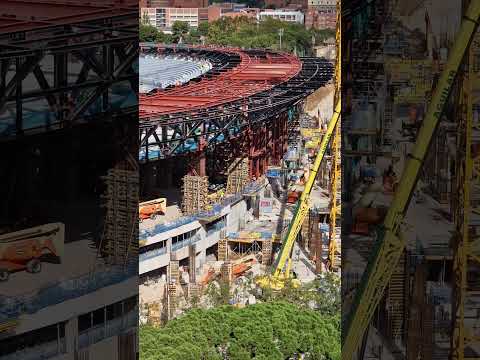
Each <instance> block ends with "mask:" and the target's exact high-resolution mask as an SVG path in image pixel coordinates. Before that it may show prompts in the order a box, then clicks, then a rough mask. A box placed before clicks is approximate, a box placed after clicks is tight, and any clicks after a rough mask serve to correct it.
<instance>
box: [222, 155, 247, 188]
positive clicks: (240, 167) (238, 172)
mask: <svg viewBox="0 0 480 360" xmlns="http://www.w3.org/2000/svg"><path fill="white" fill-rule="evenodd" d="M249 169H250V167H249V161H248V158H237V159H235V161H234V162H233V163H232V164H231V165H230V166H229V167H228V178H227V194H236V193H239V192H241V191H242V190H243V188H244V187H245V186H246V185H247V184H248V183H249V182H250V174H249Z"/></svg>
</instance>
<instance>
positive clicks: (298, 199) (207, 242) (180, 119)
mask: <svg viewBox="0 0 480 360" xmlns="http://www.w3.org/2000/svg"><path fill="white" fill-rule="evenodd" d="M140 48H141V55H140V56H141V57H140V58H141V61H140V64H144V67H142V66H141V67H140V87H141V94H140V144H141V146H140V181H141V187H140V196H141V203H140V206H139V217H140V231H139V234H140V235H139V239H140V240H139V245H140V248H139V252H140V259H139V276H140V289H139V293H140V300H139V301H140V323H141V324H146V323H148V324H154V325H157V326H158V325H164V324H166V323H167V322H168V321H169V320H171V319H173V318H175V317H177V316H179V315H180V314H183V313H185V312H187V311H188V310H189V309H190V308H191V307H192V303H195V304H200V306H202V307H205V308H208V307H211V306H214V305H213V304H211V303H209V298H208V296H207V293H209V292H211V289H212V287H213V288H217V289H220V288H221V287H223V286H224V285H226V286H227V294H226V295H225V296H226V297H227V298H228V303H229V304H230V305H232V306H235V307H245V306H247V305H249V304H254V303H256V302H258V297H257V294H258V293H259V292H258V291H259V289H261V288H262V287H263V286H264V285H265V286H268V287H270V288H273V289H280V288H282V287H283V286H284V285H285V284H284V282H286V281H289V280H290V279H293V280H292V281H294V283H295V284H297V285H298V284H304V283H308V282H310V281H312V280H313V279H315V278H316V277H317V276H319V274H321V273H322V272H335V273H336V274H338V275H340V272H341V258H340V247H341V244H340V224H341V221H340V210H339V206H340V184H341V180H340V170H339V169H340V154H339V145H340V131H339V121H338V118H339V109H338V108H337V109H336V111H334V110H335V109H334V95H335V92H336V90H338V89H337V87H336V86H335V84H336V82H335V78H337V77H338V74H335V67H336V66H335V64H334V63H332V62H330V61H328V60H326V59H324V58H316V57H303V58H298V57H296V56H294V55H291V54H288V53H284V52H279V51H273V50H266V49H237V48H231V47H220V46H201V47H200V46H180V45H177V46H175V45H171V46H166V45H159V44H147V43H144V44H140ZM142 57H143V60H142ZM186 62H189V63H190V64H189V65H186ZM159 69H161V70H159ZM178 69H182V71H177V70H178ZM155 70H156V71H155ZM152 84H156V87H155V86H152ZM142 91H143V93H142ZM332 119H333V120H332ZM337 121H338V125H337ZM336 125H337V126H336ZM331 139H333V141H329V140H331ZM322 160H323V161H322ZM332 193H333V194H334V196H332ZM332 201H333V202H332ZM255 283H256V285H255ZM297 285H296V286H297ZM219 291H220V290H219Z"/></svg>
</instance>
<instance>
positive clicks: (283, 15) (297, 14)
mask: <svg viewBox="0 0 480 360" xmlns="http://www.w3.org/2000/svg"><path fill="white" fill-rule="evenodd" d="M268 17H272V18H274V19H278V20H281V21H287V22H293V23H298V24H303V23H304V22H305V15H304V14H303V12H301V11H292V10H284V9H279V10H263V11H261V12H259V13H258V15H257V19H258V20H259V21H262V20H265V19H266V18H268Z"/></svg>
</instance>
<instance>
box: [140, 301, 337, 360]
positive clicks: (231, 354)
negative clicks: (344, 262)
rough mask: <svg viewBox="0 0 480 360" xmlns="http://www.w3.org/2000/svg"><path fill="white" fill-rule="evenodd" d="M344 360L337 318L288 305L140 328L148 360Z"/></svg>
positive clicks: (194, 313)
mask: <svg viewBox="0 0 480 360" xmlns="http://www.w3.org/2000/svg"><path fill="white" fill-rule="evenodd" d="M298 354H305V355H306V359H312V360H313V359H331V360H337V359H340V324H339V316H338V315H337V316H330V315H323V314H321V313H320V312H318V311H314V310H310V309H302V308H298V307H297V306H295V305H293V304H290V303H287V302H271V303H262V304H256V305H250V306H247V307H246V308H243V309H235V308H233V307H231V306H221V307H218V308H213V309H210V310H203V309H194V310H191V311H189V312H188V313H187V314H186V315H184V316H182V317H179V318H177V319H174V320H172V321H170V322H169V323H168V324H167V325H166V326H165V327H163V328H154V327H151V326H141V327H140V358H141V359H144V360H157V359H165V360H177V359H178V360H188V359H192V360H197V359H209V360H222V359H229V360H248V359H257V360H260V359H261V360H284V359H288V358H291V357H295V356H298Z"/></svg>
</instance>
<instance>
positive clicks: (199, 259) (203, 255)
mask: <svg viewBox="0 0 480 360" xmlns="http://www.w3.org/2000/svg"><path fill="white" fill-rule="evenodd" d="M206 261H207V251H206V250H205V249H204V250H201V251H200V252H197V255H196V256H195V265H196V268H200V267H201V266H202V265H203V264H205V262H206Z"/></svg>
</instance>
